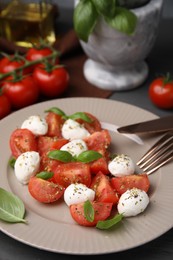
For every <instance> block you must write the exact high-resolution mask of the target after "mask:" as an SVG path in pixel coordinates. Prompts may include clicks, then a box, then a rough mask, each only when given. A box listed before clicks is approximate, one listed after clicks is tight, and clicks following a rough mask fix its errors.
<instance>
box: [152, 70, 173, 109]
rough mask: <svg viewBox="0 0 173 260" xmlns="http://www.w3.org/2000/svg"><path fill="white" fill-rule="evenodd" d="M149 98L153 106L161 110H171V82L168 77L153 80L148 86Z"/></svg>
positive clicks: (172, 85)
mask: <svg viewBox="0 0 173 260" xmlns="http://www.w3.org/2000/svg"><path fill="white" fill-rule="evenodd" d="M149 97H150V99H151V101H152V102H153V104H154V105H156V106H157V107H159V108H163V109H172V108H173V80H171V79H170V77H169V75H167V76H165V77H164V76H162V77H158V78H156V79H154V80H153V81H152V82H151V84H150V86H149Z"/></svg>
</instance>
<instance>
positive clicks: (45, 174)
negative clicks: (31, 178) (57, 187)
mask: <svg viewBox="0 0 173 260" xmlns="http://www.w3.org/2000/svg"><path fill="white" fill-rule="evenodd" d="M52 176H53V172H47V171H43V172H39V173H38V174H36V177H37V178H40V179H44V180H48V179H50V178H52Z"/></svg>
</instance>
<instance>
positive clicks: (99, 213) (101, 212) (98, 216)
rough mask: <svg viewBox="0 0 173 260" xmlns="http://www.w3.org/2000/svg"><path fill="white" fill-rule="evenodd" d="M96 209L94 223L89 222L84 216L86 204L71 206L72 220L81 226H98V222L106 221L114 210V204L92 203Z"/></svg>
mask: <svg viewBox="0 0 173 260" xmlns="http://www.w3.org/2000/svg"><path fill="white" fill-rule="evenodd" d="M91 204H92V206H93V208H94V212H95V214H94V220H93V221H92V222H90V221H88V220H87V219H86V217H85V214H84V203H79V204H73V205H71V206H70V213H71V216H72V218H73V219H74V220H75V221H76V222H77V223H78V224H79V225H81V226H86V227H92V226H96V224H97V222H98V221H101V220H106V219H107V218H108V217H109V216H110V214H111V210H112V206H113V204H112V203H106V202H96V201H94V202H91Z"/></svg>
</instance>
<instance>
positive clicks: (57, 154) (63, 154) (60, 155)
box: [48, 150, 74, 162]
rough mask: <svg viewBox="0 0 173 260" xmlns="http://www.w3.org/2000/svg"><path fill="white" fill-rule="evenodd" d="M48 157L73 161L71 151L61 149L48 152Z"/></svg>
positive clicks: (62, 160)
mask: <svg viewBox="0 0 173 260" xmlns="http://www.w3.org/2000/svg"><path fill="white" fill-rule="evenodd" d="M48 157H49V158H51V159H54V160H58V161H61V162H71V161H74V158H73V156H72V155H71V153H69V152H67V151H62V150H53V151H50V152H49V153H48Z"/></svg>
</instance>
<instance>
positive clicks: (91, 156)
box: [48, 150, 102, 163]
mask: <svg viewBox="0 0 173 260" xmlns="http://www.w3.org/2000/svg"><path fill="white" fill-rule="evenodd" d="M48 157H49V158H50V159H54V160H58V161H61V162H64V163H67V162H74V161H77V162H83V163H89V162H93V161H95V160H98V159H99V158H101V157H102V154H100V153H98V152H96V151H93V150H88V151H84V152H82V153H80V154H79V155H78V156H72V154H71V153H69V152H67V151H63V150H53V151H50V152H49V153H48Z"/></svg>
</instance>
